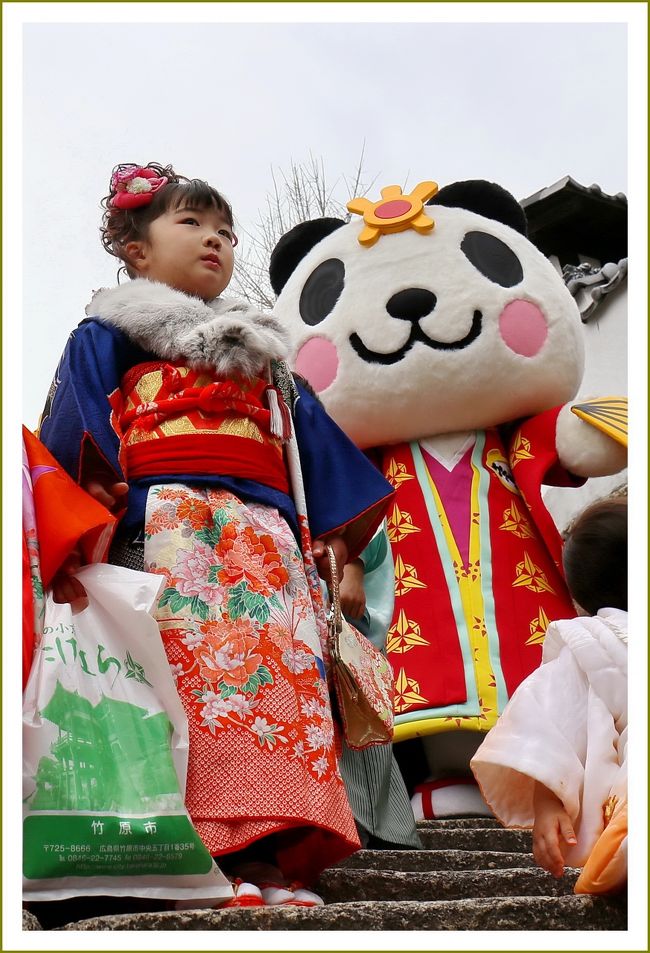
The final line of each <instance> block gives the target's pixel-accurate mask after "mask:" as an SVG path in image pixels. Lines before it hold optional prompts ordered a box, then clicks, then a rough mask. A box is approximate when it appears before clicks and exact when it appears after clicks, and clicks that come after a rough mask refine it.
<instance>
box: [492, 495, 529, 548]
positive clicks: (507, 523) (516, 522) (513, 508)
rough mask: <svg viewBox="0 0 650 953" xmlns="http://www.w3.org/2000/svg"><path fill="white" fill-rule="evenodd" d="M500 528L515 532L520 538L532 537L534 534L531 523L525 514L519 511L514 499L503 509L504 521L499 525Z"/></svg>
mask: <svg viewBox="0 0 650 953" xmlns="http://www.w3.org/2000/svg"><path fill="white" fill-rule="evenodd" d="M499 529H503V530H505V531H506V532H507V533H514V535H515V536H518V537H519V538H520V539H532V538H533V536H534V533H533V531H532V529H531V526H530V523H529V522H528V520H527V519H526V517H525V516H524V514H523V513H521V512H520V511H519V509H518V508H517V504H516V503H515V502H514V501H513V502H512V503H511V504H510V506H509V507H508V508H507V509H505V510H504V511H503V523H502V524H501V525H500V526H499Z"/></svg>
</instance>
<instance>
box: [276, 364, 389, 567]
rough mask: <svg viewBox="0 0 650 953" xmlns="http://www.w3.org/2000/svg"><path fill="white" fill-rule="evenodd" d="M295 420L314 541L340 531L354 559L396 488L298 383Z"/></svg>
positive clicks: (380, 519) (350, 556)
mask: <svg viewBox="0 0 650 953" xmlns="http://www.w3.org/2000/svg"><path fill="white" fill-rule="evenodd" d="M296 386H297V388H298V393H299V394H300V397H299V399H298V400H297V402H296V405H295V408H294V424H295V432H296V440H297V442H298V450H299V453H300V465H301V469H302V476H303V481H304V485H305V497H306V502H307V517H308V519H309V525H310V529H311V534H312V536H313V538H314V539H318V538H322V537H324V536H328V535H330V534H332V533H340V534H341V535H342V536H343V537H344V538H345V542H346V544H347V547H348V559H355V558H356V557H357V556H358V555H359V553H360V552H361V550H362V549H363V548H364V547H365V546H366V545H367V543H368V542H369V541H370V539H371V538H372V535H373V533H374V532H375V530H376V529H377V527H378V526H379V524H380V523H381V521H382V519H383V518H384V516H385V515H386V511H387V509H388V506H389V503H390V502H391V498H392V496H393V495H394V492H395V491H394V489H393V487H392V486H391V485H390V483H389V482H388V481H387V480H385V479H384V477H383V476H382V475H381V473H380V472H379V470H378V469H377V468H376V467H375V466H374V465H373V464H372V463H371V462H370V460H368V458H367V457H366V456H365V455H364V454H363V453H362V452H361V450H359V449H358V447H356V446H355V444H354V443H352V441H351V440H350V439H349V437H347V436H346V434H344V433H343V431H342V430H341V428H340V427H339V426H338V425H337V424H336V423H335V422H334V421H333V420H332V418H331V417H330V416H329V415H328V414H327V412H326V411H325V410H324V408H323V407H322V405H321V404H320V403H319V402H318V401H317V400H316V399H315V398H314V397H312V396H311V394H309V392H308V391H306V390H305V389H304V388H303V387H302V385H301V384H300V382H296Z"/></svg>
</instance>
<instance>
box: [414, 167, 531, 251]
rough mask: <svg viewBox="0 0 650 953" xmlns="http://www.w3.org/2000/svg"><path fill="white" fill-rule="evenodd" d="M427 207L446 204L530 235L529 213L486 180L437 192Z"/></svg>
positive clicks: (501, 189) (476, 180)
mask: <svg viewBox="0 0 650 953" xmlns="http://www.w3.org/2000/svg"><path fill="white" fill-rule="evenodd" d="M427 205H446V206H447V207H448V208H464V209H467V211H468V212H476V213H477V214H478V215H483V216H485V218H492V219H494V220H495V221H497V222H503V224H504V225H509V226H510V228H514V229H515V231H517V232H521V234H522V235H524V236H526V237H527V236H528V224H527V222H526V214H525V212H524V210H523V208H522V207H521V205H520V204H519V202H518V201H517V199H516V198H515V197H514V195H511V194H510V192H507V191H506V190H505V189H504V188H502V186H500V185H497V184H496V182H486V181H485V179H468V180H467V181H466V182H452V183H451V185H445V187H444V188H442V189H440V191H439V192H436V194H435V195H434V197H433V198H432V199H429V201H428V202H427Z"/></svg>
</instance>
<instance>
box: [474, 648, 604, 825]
mask: <svg viewBox="0 0 650 953" xmlns="http://www.w3.org/2000/svg"><path fill="white" fill-rule="evenodd" d="M587 692H588V685H587V680H586V678H585V675H584V673H583V672H582V671H581V669H580V668H579V666H578V665H577V664H576V662H575V659H574V657H573V654H572V652H571V651H570V650H569V649H568V648H566V647H565V648H563V649H562V651H561V652H560V654H559V656H558V657H557V658H554V659H553V660H552V661H549V662H545V663H544V664H543V665H541V666H540V667H539V668H538V669H536V670H535V671H534V672H533V673H532V674H531V675H529V677H528V678H527V679H526V680H525V681H524V682H522V683H521V685H520V686H519V687H518V688H517V690H516V691H515V693H514V694H513V696H512V698H511V699H510V701H509V702H508V704H507V705H506V707H505V709H504V711H503V714H502V715H501V717H500V718H499V720H498V721H497V723H496V725H495V726H494V728H492V730H491V731H490V732H489V733H488V735H487V737H486V738H485V740H484V741H483V743H482V744H481V746H480V747H479V749H478V751H477V752H476V754H475V755H474V757H473V758H472V760H471V762H470V765H471V768H472V771H473V772H474V775H475V777H476V780H477V781H478V784H479V786H480V788H481V791H482V793H483V796H484V798H485V800H486V801H487V803H488V804H489V806H490V808H491V809H492V811H493V812H494V814H495V815H496V816H497V817H498V818H499V820H500V821H501V822H502V823H503V824H504V825H506V826H508V827H532V824H533V821H534V813H533V790H534V785H535V781H539V782H541V783H542V784H544V785H545V786H546V787H547V788H549V790H551V791H553V793H554V794H555V795H556V796H557V797H558V798H559V799H560V800H561V801H562V802H563V804H564V807H565V809H566V811H567V813H568V814H569V817H570V818H571V820H572V821H575V819H576V818H577V816H578V813H579V811H580V803H581V797H582V785H583V778H584V763H585V758H586V747H587V717H586V713H587V703H586V700H587Z"/></svg>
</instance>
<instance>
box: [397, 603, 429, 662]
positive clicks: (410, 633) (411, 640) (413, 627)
mask: <svg viewBox="0 0 650 953" xmlns="http://www.w3.org/2000/svg"><path fill="white" fill-rule="evenodd" d="M429 644H430V643H429V642H428V641H427V640H426V639H423V638H422V636H421V635H420V626H419V625H418V623H417V622H413V621H412V619H407V618H406V613H405V612H404V610H403V609H401V610H400V614H399V616H398V618H397V622H396V623H395V624H394V625H391V627H390V629H389V630H388V637H387V639H386V652H387V653H393V654H394V655H406V653H407V652H409V651H410V650H411V649H412V648H414V647H415V646H416V645H429Z"/></svg>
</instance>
